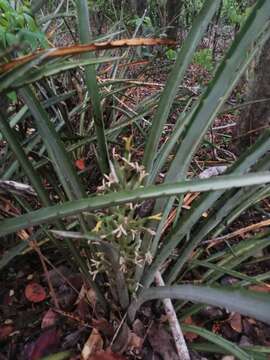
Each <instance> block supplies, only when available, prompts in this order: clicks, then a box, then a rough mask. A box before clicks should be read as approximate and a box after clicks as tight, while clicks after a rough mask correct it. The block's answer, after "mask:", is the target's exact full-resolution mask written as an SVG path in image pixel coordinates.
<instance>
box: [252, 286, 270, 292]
mask: <svg viewBox="0 0 270 360" xmlns="http://www.w3.org/2000/svg"><path fill="white" fill-rule="evenodd" d="M249 290H253V291H258V292H264V293H269V292H270V285H268V284H265V285H251V286H249Z"/></svg>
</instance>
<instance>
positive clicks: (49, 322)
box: [41, 309, 58, 329]
mask: <svg viewBox="0 0 270 360" xmlns="http://www.w3.org/2000/svg"><path fill="white" fill-rule="evenodd" d="M57 317H58V315H57V314H56V313H55V312H54V311H53V310H52V309H49V310H48V311H47V312H46V314H45V315H44V316H43V319H42V322H41V329H45V328H48V327H51V326H53V325H54V324H55V322H56V319H57Z"/></svg>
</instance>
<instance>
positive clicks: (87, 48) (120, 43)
mask: <svg viewBox="0 0 270 360" xmlns="http://www.w3.org/2000/svg"><path fill="white" fill-rule="evenodd" d="M175 44H176V42H175V41H174V40H170V39H161V38H133V39H122V40H114V41H106V42H105V41H103V42H97V43H93V44H84V45H72V46H65V47H62V48H52V49H49V50H50V51H49V52H48V50H39V51H37V52H35V53H32V54H29V55H26V56H21V57H18V58H16V59H14V60H12V61H10V62H9V63H6V64H3V65H1V66H0V73H2V72H6V71H10V70H11V69H13V68H14V67H16V66H18V65H22V64H25V63H27V62H28V61H31V60H33V59H35V58H37V57H38V56H40V55H45V54H46V53H47V54H46V59H48V58H56V57H64V56H68V55H78V54H82V53H86V52H91V51H97V50H106V49H115V48H121V47H127V46H153V45H175Z"/></svg>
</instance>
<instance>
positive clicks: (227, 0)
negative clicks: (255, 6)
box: [222, 0, 252, 26]
mask: <svg viewBox="0 0 270 360" xmlns="http://www.w3.org/2000/svg"><path fill="white" fill-rule="evenodd" d="M251 9H252V7H251V6H248V1H242V2H241V4H240V3H239V1H236V0H224V1H223V10H222V16H223V17H225V18H227V22H228V23H229V24H231V25H240V26H242V25H243V23H244V22H245V20H246V19H247V17H248V15H249V14H250V12H251Z"/></svg>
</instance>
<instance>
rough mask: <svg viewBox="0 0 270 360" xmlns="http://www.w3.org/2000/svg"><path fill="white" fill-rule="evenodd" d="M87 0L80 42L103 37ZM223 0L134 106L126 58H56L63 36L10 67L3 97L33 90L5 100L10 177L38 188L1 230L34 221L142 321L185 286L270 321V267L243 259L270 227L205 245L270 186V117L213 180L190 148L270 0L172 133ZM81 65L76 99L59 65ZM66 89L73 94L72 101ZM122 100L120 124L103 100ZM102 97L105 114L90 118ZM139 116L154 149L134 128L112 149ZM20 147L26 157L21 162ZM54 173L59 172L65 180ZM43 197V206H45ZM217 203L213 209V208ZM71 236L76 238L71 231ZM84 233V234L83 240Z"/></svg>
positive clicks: (185, 311) (263, 26) (236, 72)
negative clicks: (95, 183)
mask: <svg viewBox="0 0 270 360" xmlns="http://www.w3.org/2000/svg"><path fill="white" fill-rule="evenodd" d="M76 4H77V11H78V21H79V32H80V39H81V42H82V43H89V42H91V40H92V38H91V33H90V30H89V29H90V25H89V17H88V7H87V1H86V0H77V1H76ZM219 6H220V1H217V0H207V1H205V4H204V6H203V7H202V10H201V12H200V14H199V15H198V17H197V18H196V20H195V21H194V24H193V26H192V28H191V30H190V33H189V35H188V36H187V38H186V40H185V42H184V44H183V45H182V47H181V49H180V50H179V51H178V54H177V58H176V61H175V64H174V67H173V69H172V70H171V73H170V75H169V78H168V81H167V83H166V85H165V87H164V89H163V90H162V92H161V93H160V96H159V97H157V96H154V97H150V98H149V99H146V100H145V101H144V102H143V103H142V104H140V105H139V106H138V108H137V109H136V110H137V112H135V114H134V112H133V113H131V112H130V110H129V109H128V110H127V108H124V109H121V111H120V112H119V107H120V106H123V101H122V100H121V99H120V98H119V97H120V96H121V94H122V93H123V92H125V91H126V89H128V88H130V82H129V81H127V80H125V79H123V78H121V79H117V78H116V74H117V70H118V71H123V70H121V67H119V68H118V64H119V61H120V59H119V58H109V57H106V58H105V57H100V58H96V57H93V56H91V57H89V56H88V55H84V58H82V59H79V60H73V59H72V54H69V58H68V59H64V60H61V58H60V59H58V60H55V59H54V60H52V59H51V58H50V57H49V56H48V55H49V54H50V53H51V52H53V51H54V50H52V49H49V50H48V51H47V52H42V53H39V54H37V56H35V57H31V58H29V59H28V60H27V61H24V62H23V63H22V64H20V65H18V66H16V67H14V68H13V67H11V68H10V70H9V71H7V72H4V73H2V74H1V76H0V89H1V91H2V95H3V96H2V99H4V96H5V94H6V93H8V92H10V91H11V90H16V91H17V93H18V96H19V97H20V99H21V100H22V101H23V102H24V105H23V107H22V108H21V109H20V111H19V112H17V113H15V114H13V115H9V114H8V116H7V114H6V110H5V109H8V104H7V102H5V105H4V106H2V107H1V117H0V131H1V136H2V137H3V138H4V139H5V140H6V143H3V144H4V146H7V144H8V147H9V149H10V150H11V151H12V152H11V151H10V150H9V149H7V150H6V153H5V157H4V161H3V164H4V165H3V166H2V169H1V171H2V176H1V178H2V180H7V179H12V180H16V181H25V178H27V179H28V181H29V183H30V184H31V185H32V187H33V189H34V191H35V193H36V195H37V199H38V200H36V201H33V204H32V203H29V204H26V202H25V201H24V200H23V199H22V198H21V197H20V196H19V195H18V194H17V193H15V194H13V200H14V202H15V203H16V204H17V205H18V206H20V207H21V209H22V211H24V213H23V214H22V215H20V216H17V217H14V218H8V219H3V220H2V221H1V222H0V233H1V236H8V235H9V234H14V233H17V234H19V232H20V231H21V230H22V229H28V230H29V236H30V234H31V239H35V240H36V241H37V243H44V240H46V241H48V240H51V241H53V243H54V244H55V245H56V246H57V247H58V250H59V251H61V252H62V253H63V255H64V256H65V257H67V259H68V260H69V261H72V262H73V263H75V264H76V265H77V266H78V267H79V268H80V270H81V272H82V273H83V275H84V276H85V279H86V280H87V281H88V282H89V283H90V285H91V286H92V288H93V289H94V290H95V292H96V296H97V299H98V301H99V303H100V305H101V306H102V307H103V308H104V310H106V309H107V307H108V302H107V300H106V298H107V299H108V298H109V299H111V298H112V299H113V300H114V303H115V304H116V305H119V307H120V309H121V311H122V313H123V314H124V312H127V314H128V321H130V322H132V321H133V320H134V319H135V316H136V313H137V311H138V310H139V308H140V306H141V304H142V303H143V302H145V301H148V300H153V299H160V298H164V297H165V298H175V299H181V300H185V304H186V301H191V302H194V303H199V304H210V305H213V306H221V307H225V308H226V309H229V310H230V311H237V312H240V313H242V314H244V315H247V316H251V317H255V318H257V319H259V320H261V321H264V322H268V323H270V305H269V304H270V302H269V295H267V294H261V293H256V292H252V291H249V290H248V289H241V287H245V288H248V287H249V285H252V284H258V283H259V284H263V283H264V281H266V280H268V278H269V274H268V273H266V274H262V275H258V276H248V275H245V274H244V273H243V272H242V271H241V264H242V263H243V262H246V261H247V260H248V259H249V258H250V257H252V256H253V255H254V254H255V252H257V251H258V250H264V249H265V248H267V247H268V246H269V241H270V237H269V234H268V233H265V234H264V235H261V236H257V237H254V238H251V239H248V240H244V241H242V242H240V243H238V244H236V245H233V246H232V247H231V249H230V250H229V251H226V250H223V251H220V252H216V253H212V254H211V255H210V256H208V257H205V253H204V251H203V247H201V246H200V244H202V242H203V241H204V240H206V239H209V238H215V237H217V236H218V235H220V234H222V232H223V231H224V230H226V229H227V226H228V225H229V224H230V223H232V222H233V221H234V220H235V219H236V218H237V217H238V216H239V215H240V214H242V213H243V212H244V211H245V210H246V209H248V208H249V207H250V206H252V205H254V204H256V203H258V202H260V201H261V200H262V199H264V198H265V197H267V196H269V193H270V185H269V183H270V174H269V168H270V157H269V150H270V137H269V131H265V133H264V134H263V136H262V137H261V138H260V139H258V141H257V142H256V143H255V144H254V145H253V146H252V147H251V148H249V149H248V150H247V151H246V152H245V153H243V154H242V155H241V156H240V158H239V159H238V160H237V161H236V162H235V163H234V164H233V165H231V166H230V167H229V168H228V170H227V172H226V174H224V175H222V176H218V177H216V178H211V179H206V180H199V179H195V180H187V172H188V169H189V167H190V164H191V161H192V159H193V157H194V155H195V153H196V151H197V150H198V148H199V146H200V144H201V143H202V141H203V139H204V136H205V134H206V133H207V130H208V129H209V127H210V125H211V124H212V122H213V121H214V119H215V117H216V116H217V114H218V113H219V112H220V110H221V109H222V107H223V105H224V103H225V101H226V99H227V98H228V96H229V95H230V93H231V91H232V90H233V88H234V87H235V85H236V84H237V81H238V80H239V79H240V78H241V76H242V74H243V73H244V71H245V69H246V68H247V67H248V65H249V63H250V61H251V60H252V59H253V58H254V56H255V55H256V54H257V52H258V51H259V49H260V47H261V46H262V45H263V43H264V42H265V41H266V39H267V38H268V36H269V31H268V30H267V29H269V20H270V19H269V14H270V2H269V1H268V0H258V1H257V3H256V5H255V7H254V9H253V11H252V13H251V14H250V16H249V17H248V18H247V20H246V23H245V24H244V25H243V26H242V28H241V30H240V32H239V34H238V35H237V37H236V39H235V40H234V42H233V44H232V46H231V48H230V50H229V51H228V53H227V54H226V55H225V57H224V59H223V61H222V63H221V64H220V65H219V67H218V69H217V71H216V73H215V75H214V78H213V80H212V82H211V83H210V85H209V86H208V88H207V89H206V91H205V92H204V93H203V94H202V95H201V97H200V98H199V99H198V100H197V101H196V102H195V103H194V104H193V105H192V107H191V108H188V107H187V109H186V110H185V111H184V112H183V113H181V115H180V116H179V117H178V119H177V121H176V123H175V125H174V128H173V131H172V133H171V135H170V137H169V139H168V141H167V142H165V143H162V136H163V130H164V126H165V125H166V123H167V122H168V118H169V115H170V111H171V109H172V106H173V105H174V102H175V98H176V97H177V94H178V91H179V86H180V85H181V83H182V81H183V78H184V75H185V72H186V70H187V67H188V65H189V64H190V63H191V61H192V59H193V56H194V53H195V51H196V48H197V45H198V44H199V42H200V40H201V38H202V36H203V33H204V31H205V30H206V29H207V26H208V25H209V23H210V21H211V19H212V17H213V15H214V14H215V12H216V11H217V9H218V8H219ZM113 36H114V34H112V37H113ZM254 44H255V45H254ZM108 61H115V62H116V63H115V64H116V65H115V66H114V67H113V69H112V74H111V76H112V79H111V81H110V82H109V83H107V84H106V82H98V78H97V67H98V64H100V63H102V62H108ZM78 66H80V67H82V66H84V67H85V68H84V77H85V87H84V88H83V92H82V94H80V96H81V97H82V102H81V104H79V105H77V106H75V108H69V107H68V105H67V104H68V100H70V99H72V97H73V96H74V91H69V92H67V93H64V94H61V95H59V92H61V85H60V84H59V83H58V82H57V80H56V79H55V77H54V75H55V74H58V73H60V72H61V73H62V72H63V71H65V70H67V69H75V68H76V67H78ZM33 74H34V75H35V76H33ZM80 74H81V73H80ZM122 74H123V75H124V74H125V73H124V72H122ZM61 76H64V75H61ZM123 77H124V76H123ZM63 79H64V78H63ZM119 84H120V85H121V86H120V87H118V85H119ZM114 87H115V88H114ZM44 93H45V94H46V96H44ZM109 100H111V102H109ZM5 101H8V100H5ZM63 102H66V108H65V111H64V110H63ZM111 103H113V104H114V105H113V106H112V108H111V114H110V117H109V119H107V120H106V123H107V124H110V127H109V126H105V121H104V109H105V106H108V104H111ZM10 107H11V108H12V104H11V105H10ZM89 107H90V108H91V110H92V112H91V116H92V118H91V119H92V120H93V122H92V121H90V122H89V121H88V122H87V121H86V110H87V109H89ZM107 113H108V112H107ZM152 114H153V116H152V119H151V123H150V124H149V121H148V122H147V123H148V124H149V125H148V126H149V127H148V128H147V129H145V126H144V129H143V128H142V126H141V125H142V124H145V123H146V119H145V118H144V117H145V115H148V117H149V115H152ZM74 116H77V118H78V117H79V119H80V134H83V135H84V136H83V137H82V136H74V129H72V126H74V124H73V123H72V122H71V121H70V120H71V119H72V117H74ZM119 118H120V120H119ZM30 119H31V120H30ZM29 122H30V123H29ZM20 124H26V125H27V126H28V127H29V126H31V129H32V131H31V132H30V133H29V132H27V133H26V136H25V138H23V137H20V136H19V134H18V132H17V131H16V130H17V127H18V126H20ZM131 124H134V125H135V126H136V127H137V128H138V129H139V131H141V133H142V134H143V135H145V131H147V135H146V136H145V148H144V156H143V159H141V158H140V156H138V155H137V153H136V152H135V151H134V150H132V146H131V141H130V139H126V142H125V149H124V150H123V151H124V154H122V155H121V151H120V150H119V151H117V153H116V151H113V150H112V148H113V146H112V145H111V144H112V143H115V142H116V140H117V139H118V141H119V138H121V131H122V130H123V129H125V128H126V127H127V126H130V125H131ZM151 124H152V125H151ZM95 143H96V144H97V149H98V152H97V161H98V164H99V168H100V170H101V172H102V175H103V178H104V180H103V185H100V187H99V188H98V189H97V192H96V193H95V194H93V193H89V191H88V190H86V183H87V182H88V179H87V175H86V174H85V171H84V170H83V171H82V174H81V175H79V174H78V172H77V171H76V169H75V167H74V161H75V159H74V157H73V153H74V151H76V149H80V150H81V152H80V153H84V151H85V150H86V151H89V147H88V145H89V144H92V145H93V144H95ZM12 153H13V154H14V155H15V157H16V161H15V162H12V159H13V155H12ZM30 155H31V157H30ZM34 155H35V156H34ZM135 156H136V158H135ZM48 169H49V170H50V171H48ZM164 169H167V171H166V174H165V177H164V181H163V183H162V184H157V179H158V176H159V174H160V172H161V171H164ZM86 170H87V169H86ZM44 182H46V183H49V184H50V186H51V188H52V193H49V192H48V190H47V187H45V186H44ZM188 192H201V193H202V194H201V196H200V197H199V198H198V199H197V200H196V201H195V202H193V203H192V205H191V209H190V210H189V211H187V212H183V211H182V204H183V196H184V194H186V193H188ZM149 200H150V201H149ZM39 204H40V209H36V207H37V206H38V205H39ZM149 205H150V206H149ZM145 208H147V211H144V210H145ZM173 209H174V210H176V211H175V213H176V217H175V220H174V224H173V226H172V227H171V229H169V231H168V230H166V235H164V228H165V227H166V224H167V221H168V217H169V216H170V215H171V214H172V210H173ZM205 213H207V217H203V214H205ZM59 236H60V237H62V238H64V239H65V242H64V243H63V242H62V240H59ZM76 238H80V239H82V240H85V241H81V242H79V243H78V242H76V241H75V240H76ZM27 245H28V243H27V242H20V243H18V245H16V246H15V248H11V249H10V250H9V251H8V252H7V254H5V255H4V256H3V258H2V259H1V261H0V267H1V268H2V267H3V266H5V265H7V263H8V262H9V261H10V260H11V259H12V258H14V257H15V256H17V255H18V254H20V253H21V252H22V251H23V250H25V248H26V247H27ZM70 254H71V260H70ZM198 268H199V269H205V271H200V273H201V274H202V275H201V278H200V279H199V281H200V283H201V285H194V284H193V283H192V281H191V282H190V284H186V280H185V279H186V277H185V275H186V274H187V272H191V273H192V272H193V271H194V270H196V269H198ZM161 270H162V276H163V278H164V281H165V284H166V286H165V287H154V286H153V285H152V284H153V281H154V278H155V275H156V273H157V271H161ZM224 274H229V275H233V276H234V277H236V278H238V279H239V282H238V286H233V287H228V288H223V287H221V286H218V284H219V280H220V279H221V277H222V276H223V275H224ZM104 277H105V278H106V279H107V282H109V284H110V286H109V287H108V288H105V287H104V285H103V280H104ZM102 279H103V280H102ZM183 283H185V284H183ZM202 307H203V305H191V306H189V307H183V303H180V304H179V306H178V309H179V316H180V317H182V318H183V317H185V316H187V315H189V314H194V313H196V312H198V311H199V310H200V309H201V308H202ZM186 328H188V327H186ZM191 328H192V329H191V331H194V332H197V333H198V334H199V335H200V336H202V337H205V338H206V339H208V340H211V341H213V342H214V343H215V344H217V345H218V346H219V348H220V347H221V348H223V351H224V350H226V351H227V352H230V353H232V354H234V355H235V356H236V357H238V358H239V359H248V358H251V355H250V353H249V352H248V351H250V350H245V351H244V350H243V349H240V348H238V347H236V346H235V345H233V344H231V343H229V342H226V341H225V340H224V341H223V340H222V339H220V338H219V339H218V340H217V336H216V335H215V336H211V333H209V332H207V331H204V330H203V329H200V328H197V327H191ZM188 331H190V329H189V330H188ZM254 351H255V350H254Z"/></svg>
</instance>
